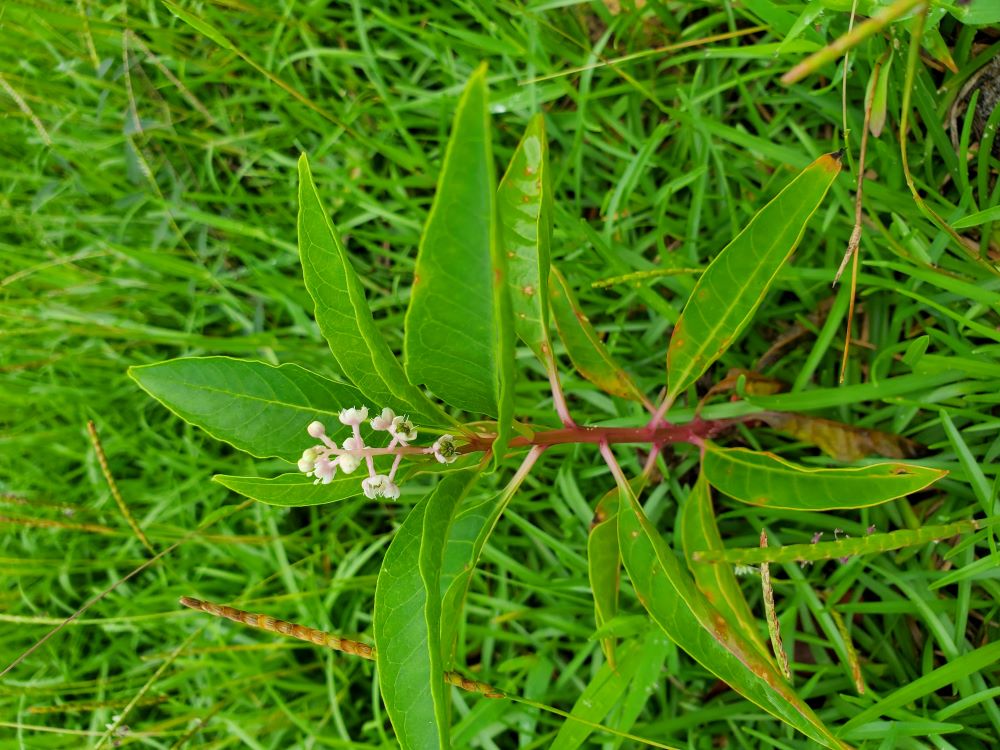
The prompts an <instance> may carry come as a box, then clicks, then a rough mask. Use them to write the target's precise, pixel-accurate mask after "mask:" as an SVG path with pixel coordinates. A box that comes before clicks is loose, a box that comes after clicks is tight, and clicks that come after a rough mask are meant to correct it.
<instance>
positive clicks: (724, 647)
mask: <svg viewBox="0 0 1000 750" xmlns="http://www.w3.org/2000/svg"><path fill="white" fill-rule="evenodd" d="M619 487H620V489H621V493H622V498H621V508H620V509H619V511H618V538H619V542H620V544H621V550H622V560H623V561H624V563H625V569H626V570H627V571H628V575H629V578H630V579H631V581H632V585H633V587H634V588H635V591H636V595H637V596H638V598H639V601H640V602H641V603H642V605H643V607H645V608H646V611H647V612H649V615H650V617H651V618H652V619H653V621H654V622H656V624H657V625H659V626H660V628H662V629H663V632H664V633H666V634H667V636H668V637H669V638H670V639H671V640H672V641H673V642H674V643H676V644H677V645H678V646H679V647H680V648H682V649H684V651H686V652H687V653H688V654H690V655H691V656H692V657H693V658H694V659H695V660H697V661H698V662H700V663H701V664H702V665H703V666H704V667H705V668H706V669H708V670H709V671H711V672H712V673H713V674H715V675H716V676H718V677H719V678H720V679H721V680H723V681H725V682H726V683H727V684H728V685H729V686H730V687H732V688H733V689H734V690H736V691H737V692H738V693H739V694H740V695H742V696H743V697H744V698H746V699H747V700H749V701H751V702H753V703H755V704H756V705H758V706H760V707H761V708H762V709H764V710H765V711H767V712H768V713H769V714H771V715H772V716H774V717H776V718H778V719H781V720H782V721H784V722H786V723H787V724H789V725H790V726H792V727H794V728H795V729H797V730H798V731H799V732H801V733H802V734H804V735H806V736H807V737H809V738H811V739H812V740H814V741H815V742H818V743H819V744H821V745H823V746H825V747H830V748H841V747H844V745H843V744H842V743H841V742H840V741H839V740H837V739H836V737H834V735H833V733H832V732H831V731H830V730H829V729H828V728H827V727H826V725H825V724H824V723H823V722H822V721H821V720H820V718H819V717H818V716H816V714H815V713H813V711H812V709H811V708H809V706H808V705H807V704H806V703H805V702H804V701H803V700H802V699H801V698H799V696H798V695H797V694H796V693H795V691H794V690H793V689H792V688H791V686H790V685H788V683H787V682H785V681H784V678H783V677H782V676H781V674H780V673H779V672H778V671H777V670H776V669H775V668H774V667H773V666H772V665H771V664H770V663H769V662H768V661H765V660H764V659H762V658H761V657H760V655H759V654H758V652H757V646H755V645H754V643H753V642H752V641H751V640H750V639H748V638H747V637H746V636H744V635H743V633H742V632H741V631H739V630H734V629H733V628H730V627H729V626H728V625H727V624H726V621H725V618H724V617H723V616H722V615H721V614H720V612H719V611H718V610H717V609H715V608H714V607H713V606H712V604H711V603H710V602H709V601H708V599H706V598H705V595H704V594H702V593H701V592H700V591H699V590H698V587H697V586H696V585H695V582H694V580H693V579H692V578H691V577H690V576H689V575H688V574H687V572H686V571H685V570H684V569H683V568H682V567H681V565H680V563H679V562H678V561H677V557H676V556H675V555H674V553H673V551H672V550H671V549H670V548H669V547H667V544H666V542H665V541H664V540H663V538H662V537H661V536H660V534H659V532H658V531H657V530H656V528H655V527H654V526H653V525H652V524H651V523H650V521H649V519H647V518H646V515H645V514H644V513H643V510H642V508H641V507H640V505H639V501H638V500H637V499H636V497H635V495H634V494H633V493H632V491H631V488H630V487H629V486H628V484H627V483H626V482H622V483H621V484H620V485H619Z"/></svg>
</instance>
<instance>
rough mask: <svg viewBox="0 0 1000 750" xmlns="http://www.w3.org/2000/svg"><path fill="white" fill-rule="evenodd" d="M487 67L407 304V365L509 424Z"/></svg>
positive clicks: (450, 396) (470, 94)
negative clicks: (505, 389)
mask: <svg viewBox="0 0 1000 750" xmlns="http://www.w3.org/2000/svg"><path fill="white" fill-rule="evenodd" d="M488 104H489V95H488V92H487V87H486V68H485V66H483V67H480V68H479V69H478V70H477V71H476V72H475V73H474V74H473V75H472V77H471V78H470V79H469V83H468V84H467V85H466V87H465V91H464V92H463V94H462V98H461V100H460V101H459V103H458V109H457V110H456V112H455V119H454V123H453V125H452V130H451V137H450V138H449V140H448V148H447V150H446V152H445V157H444V164H443V166H442V168H441V176H440V178H439V179H438V185H437V192H436V193H435V195H434V204H433V206H432V207H431V212H430V216H429V217H428V219H427V225H426V226H425V227H424V233H423V236H422V237H421V240H420V253H419V255H418V257H417V267H416V273H415V276H414V279H413V291H412V296H411V298H410V307H409V310H407V313H406V338H405V343H404V349H405V352H406V371H407V373H409V375H410V377H411V379H412V380H413V381H414V382H416V383H422V384H423V385H426V386H427V387H428V388H430V389H431V390H432V391H433V392H434V394H435V395H436V396H437V397H438V398H440V399H441V400H443V401H446V402H447V403H449V404H451V405H452V406H456V407H458V408H460V409H464V410H466V411H470V412H474V413H476V414H487V415H489V416H492V417H496V418H497V419H498V420H499V421H501V422H502V423H508V422H509V421H510V420H509V418H508V417H509V410H508V409H507V408H506V407H505V405H504V404H503V401H504V397H505V395H506V394H505V393H504V388H505V387H509V384H510V380H511V379H512V374H513V373H512V368H513V361H512V359H511V357H512V350H513V342H512V341H511V337H512V335H513V326H512V324H511V319H510V318H511V316H510V310H509V307H510V300H509V297H508V295H507V282H506V279H505V274H506V269H505V267H504V265H505V264H504V262H503V261H504V256H503V254H502V253H501V252H500V247H499V243H498V236H497V235H498V233H499V232H498V224H497V214H496V198H495V193H496V179H495V177H494V173H493V153H492V149H491V146H490V124H489V111H488Z"/></svg>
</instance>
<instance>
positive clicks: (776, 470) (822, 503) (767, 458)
mask: <svg viewBox="0 0 1000 750" xmlns="http://www.w3.org/2000/svg"><path fill="white" fill-rule="evenodd" d="M702 471H703V472H704V473H705V477H706V478H707V479H708V481H709V483H710V484H711V485H712V486H713V487H715V488H716V489H717V490H719V491H721V492H724V493H725V494H727V495H729V496H730V497H731V498H733V499H735V500H739V501H740V502H743V503H748V504H750V505H759V506H762V507H766V508H781V509H784V510H821V511H822V510H839V509H844V508H867V507H868V506H871V505H878V504H879V503H884V502H888V501H889V500H893V499H895V498H897V497H904V496H905V495H909V494H911V493H913V492H917V491H918V490H922V489H924V488H925V487H929V486H930V485H932V484H934V482H936V481H937V480H939V479H940V478H941V477H943V476H945V475H946V474H947V473H948V472H947V471H945V470H943V469H932V468H929V467H926V466H916V465H914V464H906V463H897V462H892V463H879V464H871V465H869V466H859V467H849V468H844V469H809V468H806V467H804V466H799V465H797V464H793V463H792V462H791V461H786V460H785V459H783V458H780V457H778V456H776V455H774V454H773V453H759V452H757V451H752V450H747V449H746V448H720V447H719V446H718V445H715V444H714V443H711V442H709V443H706V445H705V454H704V457H703V458H702Z"/></svg>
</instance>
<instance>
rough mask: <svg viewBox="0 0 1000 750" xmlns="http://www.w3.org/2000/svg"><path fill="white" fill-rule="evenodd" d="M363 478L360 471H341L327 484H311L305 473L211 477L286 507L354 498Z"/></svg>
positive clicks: (250, 496) (258, 498) (244, 492)
mask: <svg viewBox="0 0 1000 750" xmlns="http://www.w3.org/2000/svg"><path fill="white" fill-rule="evenodd" d="M363 478H364V477H363V476H361V475H360V474H353V475H351V474H343V473H340V474H338V475H337V476H336V478H334V480H333V481H332V482H330V484H313V481H314V480H313V479H312V477H307V476H306V475H305V474H282V475H281V476H279V477H274V478H271V479H268V478H265V477H233V476H229V475H227V474H216V475H215V476H214V477H212V480H213V481H215V482H218V483H219V484H221V485H222V486H223V487H227V488H229V489H231V490H232V491H233V492H238V493H239V494H241V495H243V496H244V497H249V498H253V499H254V500H259V501H260V502H262V503H267V504H268V505H280V506H283V507H286V508H287V507H301V506H305V505H325V504H326V503H335V502H337V501H338V500H346V499H347V498H350V497H357V496H358V495H360V494H361V480H362V479H363Z"/></svg>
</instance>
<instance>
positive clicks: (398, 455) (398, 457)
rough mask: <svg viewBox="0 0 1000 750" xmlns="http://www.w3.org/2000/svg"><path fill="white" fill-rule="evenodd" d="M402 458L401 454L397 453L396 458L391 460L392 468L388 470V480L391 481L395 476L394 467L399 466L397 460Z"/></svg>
mask: <svg viewBox="0 0 1000 750" xmlns="http://www.w3.org/2000/svg"><path fill="white" fill-rule="evenodd" d="M402 460H403V454H402V453H397V454H396V459H395V460H394V461H393V462H392V469H390V470H389V481H390V482H391V481H392V480H393V479H395V478H396V469H398V468H399V462H400V461H402Z"/></svg>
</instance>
